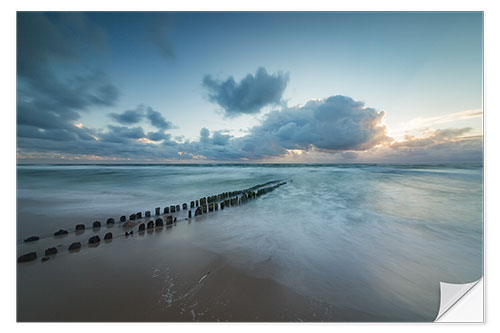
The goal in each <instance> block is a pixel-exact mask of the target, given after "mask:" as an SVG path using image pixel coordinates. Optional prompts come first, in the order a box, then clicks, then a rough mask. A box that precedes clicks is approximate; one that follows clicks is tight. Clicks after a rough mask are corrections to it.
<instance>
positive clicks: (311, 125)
mask: <svg viewBox="0 0 500 333" xmlns="http://www.w3.org/2000/svg"><path fill="white" fill-rule="evenodd" d="M482 103H483V15H482V13H481V12H453V13H447V12H420V13H410V12H390V13H383V12H366V13H364V12H294V13H277V12H272V13H265V12H256V13H248V12H238V13H229V12H226V13H217V12H205V13H196V12H182V13H175V12H149V13H146V12H89V13H83V12H50V13H47V12H18V14H17V159H18V163H207V162H208V163H213V162H222V163H226V162H231V163H330V162H331V163H372V162H375V163H448V162H473V163H480V162H482V160H483V130H482V117H483V112H482Z"/></svg>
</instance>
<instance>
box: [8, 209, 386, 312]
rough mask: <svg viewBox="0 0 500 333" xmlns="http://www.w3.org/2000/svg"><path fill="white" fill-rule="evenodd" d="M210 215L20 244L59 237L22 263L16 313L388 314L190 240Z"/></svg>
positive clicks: (38, 246) (38, 245) (40, 245)
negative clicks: (270, 275)
mask: <svg viewBox="0 0 500 333" xmlns="http://www.w3.org/2000/svg"><path fill="white" fill-rule="evenodd" d="M207 218H210V217H209V216H206V217H201V218H197V219H193V220H191V221H185V220H184V221H180V222H179V223H177V224H176V226H174V227H172V228H165V227H163V228H156V229H155V230H154V231H147V232H145V233H142V234H140V233H135V234H134V236H132V237H128V238H125V237H124V236H123V235H121V237H117V236H118V233H119V232H120V231H121V229H122V228H121V227H120V226H115V227H112V228H107V227H104V228H102V229H101V230H100V231H99V232H94V231H91V230H87V231H85V232H84V233H82V234H79V235H75V234H71V235H69V236H66V237H63V238H58V239H54V237H48V238H46V239H42V240H40V241H39V242H38V243H37V242H35V243H33V244H30V245H26V246H23V248H25V249H26V250H27V249H28V248H30V249H33V250H34V249H42V248H43V246H44V244H49V243H50V244H54V243H59V245H60V246H59V247H58V248H59V252H58V254H57V255H56V256H55V257H53V258H51V259H50V260H48V261H47V262H44V263H42V262H41V261H40V260H37V261H35V262H31V263H23V264H18V305H17V309H18V321H22V322H25V321H26V322H31V321H35V322H43V321H69V322H71V321H77V322H78V321H155V322H163V321H172V322H180V321H182V322H184V321H210V322H213V321H243V322H252V321H266V322H275V321H383V320H387V318H383V317H378V316H374V315H369V314H366V313H363V312H361V311H354V310H351V309H346V308H338V307H335V306H333V305H331V304H327V303H324V302H321V301H318V300H315V299H314V298H312V297H308V296H305V295H300V294H298V293H296V292H294V291H293V290H291V289H290V288H287V287H286V286H283V285H280V284H279V283H276V282H274V281H272V280H269V279H263V278H257V277H254V276H251V275H250V274H248V273H246V272H244V271H241V270H239V269H237V268H235V267H233V266H232V265H231V264H230V260H228V259H227V258H224V257H222V256H220V255H217V254H215V253H211V252H210V251H207V250H204V249H202V248H199V247H197V246H196V244H194V243H193V242H191V241H190V240H189V238H190V236H189V234H190V231H191V229H192V228H197V227H198V225H197V224H199V223H205V222H206V221H204V220H206V219H207ZM108 231H112V232H113V233H114V234H115V235H116V236H115V238H114V239H113V240H112V242H101V244H99V245H98V246H97V247H88V246H87V245H86V244H83V247H82V248H81V250H80V251H79V252H78V253H69V252H68V251H67V244H68V243H69V242H71V241H73V240H76V239H87V238H88V237H90V235H93V234H103V233H104V232H108ZM122 234H123V232H122ZM40 252H41V251H39V253H40ZM261 265H263V266H266V265H267V266H268V265H272V263H271V262H269V261H264V262H262V264H261ZM252 269H253V270H260V269H261V267H252Z"/></svg>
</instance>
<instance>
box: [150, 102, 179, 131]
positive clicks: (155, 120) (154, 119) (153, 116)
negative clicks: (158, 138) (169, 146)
mask: <svg viewBox="0 0 500 333" xmlns="http://www.w3.org/2000/svg"><path fill="white" fill-rule="evenodd" d="M146 117H147V118H148V119H149V121H150V122H151V125H153V126H155V127H156V128H159V129H161V130H167V129H171V128H173V127H174V126H173V125H172V123H171V122H170V121H167V120H165V118H164V117H163V116H162V114H161V113H160V112H158V111H155V110H153V108H152V107H148V108H147V113H146Z"/></svg>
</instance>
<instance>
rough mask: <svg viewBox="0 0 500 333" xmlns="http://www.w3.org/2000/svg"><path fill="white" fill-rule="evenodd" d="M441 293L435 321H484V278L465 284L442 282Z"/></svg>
mask: <svg viewBox="0 0 500 333" xmlns="http://www.w3.org/2000/svg"><path fill="white" fill-rule="evenodd" d="M440 294H441V297H440V304H439V312H438V314H437V316H436V319H434V321H435V322H440V323H457V322H471V323H482V322H484V316H483V309H484V307H483V278H480V279H479V280H477V281H474V282H470V283H463V284H454V283H446V282H440Z"/></svg>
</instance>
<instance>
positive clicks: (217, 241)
mask: <svg viewBox="0 0 500 333" xmlns="http://www.w3.org/2000/svg"><path fill="white" fill-rule="evenodd" d="M276 179H285V180H293V182H289V183H288V184H287V185H285V186H282V187H280V188H278V189H277V190H275V191H274V192H272V193H269V194H267V195H265V196H263V197H261V198H259V199H258V200H255V201H252V202H250V203H249V204H246V205H242V206H239V207H238V208H237V209H231V210H224V211H219V212H218V213H217V214H214V215H213V216H212V217H211V218H210V222H209V223H203V224H199V225H197V226H196V228H190V233H192V235H190V237H191V238H190V239H191V240H192V242H193V244H194V243H196V246H200V247H203V248H206V249H207V250H210V251H213V252H216V253H218V254H221V255H223V256H226V257H227V258H229V260H230V261H231V262H232V263H233V264H234V265H235V266H237V267H238V268H240V269H243V270H245V271H247V272H248V273H249V274H253V275H255V276H258V277H265V278H270V279H273V280H276V281H278V282H280V283H283V284H285V285H286V286H288V287H291V288H293V289H294V290H295V291H297V292H298V293H301V294H304V295H309V296H312V297H314V298H316V299H318V300H322V301H325V302H328V303H330V304H334V305H336V306H345V307H349V308H355V309H358V310H361V311H366V312H369V313H374V314H379V315H384V316H387V317H388V318H390V319H393V320H412V321H420V320H433V319H434V317H435V316H436V314H437V311H438V308H439V281H444V282H449V283H466V282H471V281H475V280H477V279H479V278H480V277H481V276H482V274H483V273H482V272H483V252H482V249H483V213H482V212H483V167H482V166H481V165H472V164H450V165H386V164H381V165H373V164H371V165H370V164H365V165H314V166H311V165H182V166H179V165H78V166H76V165H75V166H67V165H22V166H21V165H20V166H18V241H20V240H22V239H23V238H25V237H27V236H29V235H31V234H51V233H52V232H53V231H54V230H57V229H59V228H72V227H74V225H75V224H76V222H86V223H87V224H89V223H91V222H92V221H93V220H94V219H100V220H103V219H105V218H107V217H115V218H116V217H118V216H120V215H124V214H131V213H135V212H137V211H143V212H144V211H145V210H154V208H155V207H157V206H161V207H164V206H166V205H170V204H179V203H180V204H181V203H183V202H189V201H191V200H194V199H197V198H200V197H202V196H206V195H211V194H217V193H220V192H224V191H231V190H236V189H243V188H247V187H250V186H253V185H256V184H260V183H265V182H267V181H270V180H276ZM188 239H189V238H188Z"/></svg>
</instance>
